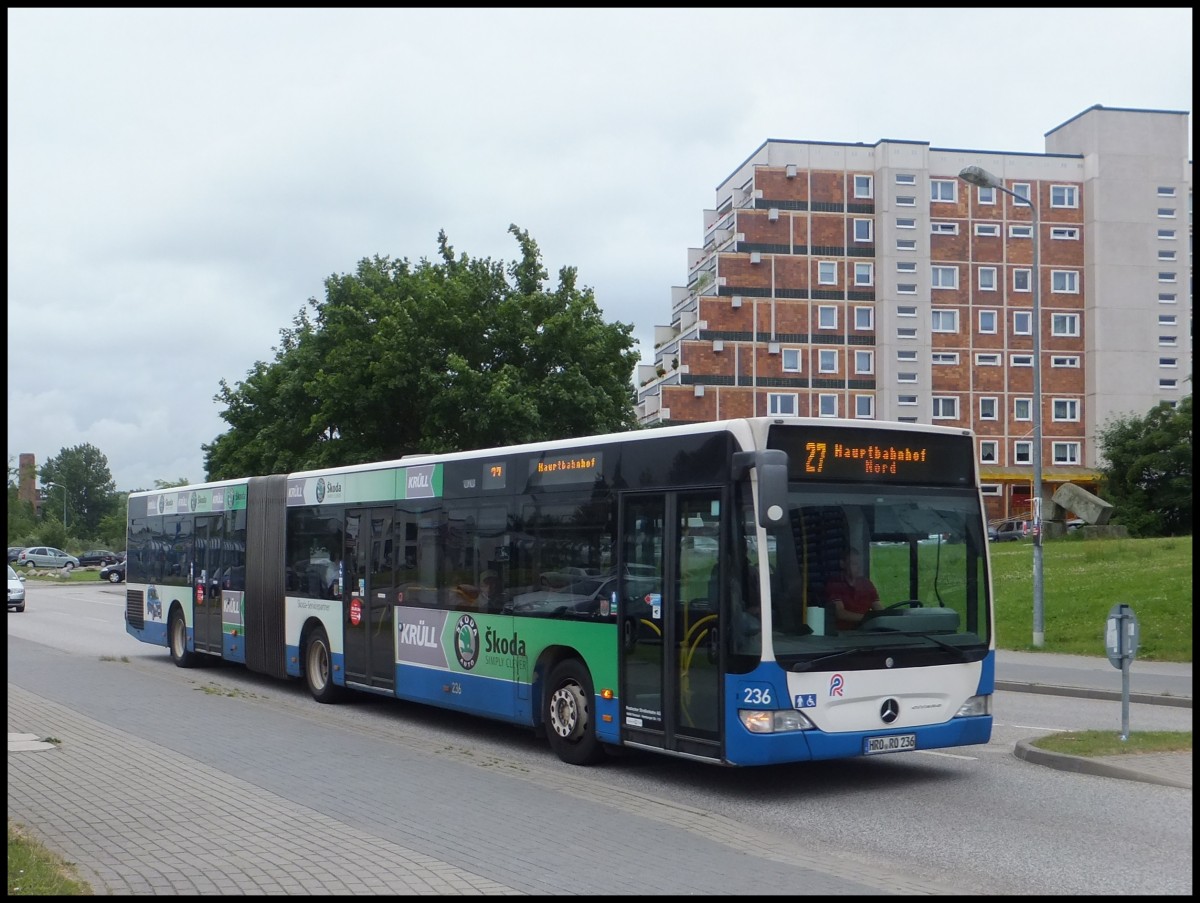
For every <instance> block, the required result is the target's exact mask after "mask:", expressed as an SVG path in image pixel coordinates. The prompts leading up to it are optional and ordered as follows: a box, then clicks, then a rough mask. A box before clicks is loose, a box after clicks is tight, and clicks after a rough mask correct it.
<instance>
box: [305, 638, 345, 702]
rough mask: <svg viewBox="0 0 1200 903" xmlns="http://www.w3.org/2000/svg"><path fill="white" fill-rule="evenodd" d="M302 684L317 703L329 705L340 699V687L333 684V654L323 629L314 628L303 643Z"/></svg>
mask: <svg viewBox="0 0 1200 903" xmlns="http://www.w3.org/2000/svg"><path fill="white" fill-rule="evenodd" d="M304 683H305V684H306V685H307V686H308V692H309V693H311V694H312V698H313V699H315V700H316V701H317V702H320V703H326V704H329V703H334V702H337V701H338V700H339V699H341V697H342V687H339V686H338V685H337V684H335V683H334V682H333V653H332V652H331V651H330V648H329V635H328V634H326V633H325V628H324V627H314V628H313V629H312V630H311V631H310V632H309V634H308V638H307V639H306V640H305V642H304Z"/></svg>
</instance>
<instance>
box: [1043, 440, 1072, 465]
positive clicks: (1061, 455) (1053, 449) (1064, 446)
mask: <svg viewBox="0 0 1200 903" xmlns="http://www.w3.org/2000/svg"><path fill="white" fill-rule="evenodd" d="M1050 454H1051V457H1052V458H1053V459H1054V463H1055V464H1078V463H1079V443H1078V442H1051V443H1050Z"/></svg>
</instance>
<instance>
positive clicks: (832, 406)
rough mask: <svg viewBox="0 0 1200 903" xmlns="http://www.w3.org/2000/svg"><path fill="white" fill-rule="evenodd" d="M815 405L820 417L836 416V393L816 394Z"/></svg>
mask: <svg viewBox="0 0 1200 903" xmlns="http://www.w3.org/2000/svg"><path fill="white" fill-rule="evenodd" d="M817 405H818V410H819V416H821V417H836V416H837V415H838V397H837V396H836V395H832V394H829V393H827V392H822V393H821V394H820V395H818V396H817Z"/></svg>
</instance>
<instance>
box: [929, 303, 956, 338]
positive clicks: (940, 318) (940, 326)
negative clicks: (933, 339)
mask: <svg viewBox="0 0 1200 903" xmlns="http://www.w3.org/2000/svg"><path fill="white" fill-rule="evenodd" d="M929 322H930V325H931V326H932V328H933V331H934V332H958V311H956V310H941V309H938V308H936V307H935V308H934V309H933V310H931V311H930V312H929Z"/></svg>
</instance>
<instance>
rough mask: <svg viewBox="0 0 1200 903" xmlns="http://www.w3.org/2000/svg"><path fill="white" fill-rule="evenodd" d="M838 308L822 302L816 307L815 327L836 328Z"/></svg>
mask: <svg viewBox="0 0 1200 903" xmlns="http://www.w3.org/2000/svg"><path fill="white" fill-rule="evenodd" d="M837 314H838V309H837V308H836V307H833V306H831V305H825V304H822V305H820V306H818V307H817V329H837V325H838V316H837Z"/></svg>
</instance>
